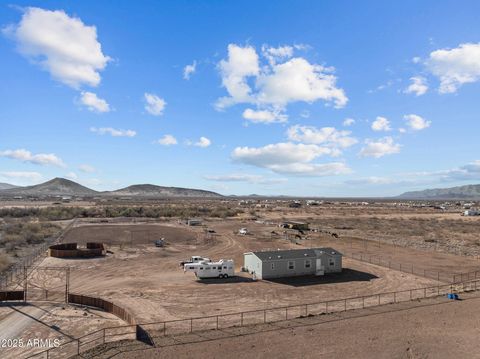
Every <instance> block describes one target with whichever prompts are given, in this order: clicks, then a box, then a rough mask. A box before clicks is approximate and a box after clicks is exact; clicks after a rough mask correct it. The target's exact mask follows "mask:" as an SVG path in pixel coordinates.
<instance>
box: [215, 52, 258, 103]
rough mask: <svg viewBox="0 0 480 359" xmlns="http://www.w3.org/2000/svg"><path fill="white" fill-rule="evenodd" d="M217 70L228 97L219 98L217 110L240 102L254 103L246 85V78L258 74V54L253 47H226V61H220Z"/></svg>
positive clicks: (249, 89)
mask: <svg viewBox="0 0 480 359" xmlns="http://www.w3.org/2000/svg"><path fill="white" fill-rule="evenodd" d="M218 68H219V70H220V75H221V76H222V85H223V87H225V89H226V90H227V92H228V94H229V95H230V96H229V97H222V98H219V99H218V101H217V103H216V108H217V109H224V108H226V107H228V106H231V105H235V104H237V103H242V102H244V103H251V102H254V99H253V97H252V96H251V95H250V93H251V88H250V86H249V85H248V83H247V78H248V77H250V76H257V75H258V74H259V73H260V66H259V59H258V54H257V52H256V51H255V49H254V48H253V47H251V46H246V47H240V46H237V45H235V44H230V45H228V59H227V60H221V61H220V63H219V64H218Z"/></svg>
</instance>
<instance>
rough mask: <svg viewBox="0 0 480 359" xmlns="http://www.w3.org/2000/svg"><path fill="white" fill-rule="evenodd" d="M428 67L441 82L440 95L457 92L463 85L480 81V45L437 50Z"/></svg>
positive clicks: (430, 58)
mask: <svg viewBox="0 0 480 359" xmlns="http://www.w3.org/2000/svg"><path fill="white" fill-rule="evenodd" d="M426 66H427V68H428V70H429V71H430V72H431V73H432V74H433V75H435V76H437V77H438V79H439V80H440V88H439V90H438V91H439V92H440V93H454V92H457V90H458V89H459V88H460V87H461V86H462V85H464V84H466V83H472V82H477V81H479V80H480V43H477V44H474V43H465V44H460V45H459V46H458V47H456V48H453V49H440V50H435V51H433V52H431V53H430V56H429V58H428V59H427V61H426Z"/></svg>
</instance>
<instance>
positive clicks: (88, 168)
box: [78, 164, 95, 173]
mask: <svg viewBox="0 0 480 359" xmlns="http://www.w3.org/2000/svg"><path fill="white" fill-rule="evenodd" d="M78 169H79V170H80V171H82V172H85V173H93V172H95V167H93V166H90V165H87V164H83V165H80V166H78Z"/></svg>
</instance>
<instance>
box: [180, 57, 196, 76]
mask: <svg viewBox="0 0 480 359" xmlns="http://www.w3.org/2000/svg"><path fill="white" fill-rule="evenodd" d="M195 71H197V61H193V63H192V64H191V65H187V66H185V67H184V68H183V78H184V79H185V80H190V76H192V75H193V74H194V73H195Z"/></svg>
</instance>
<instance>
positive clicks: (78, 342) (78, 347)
mask: <svg viewBox="0 0 480 359" xmlns="http://www.w3.org/2000/svg"><path fill="white" fill-rule="evenodd" d="M77 355H80V339H77Z"/></svg>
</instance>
